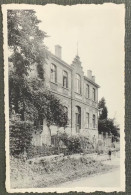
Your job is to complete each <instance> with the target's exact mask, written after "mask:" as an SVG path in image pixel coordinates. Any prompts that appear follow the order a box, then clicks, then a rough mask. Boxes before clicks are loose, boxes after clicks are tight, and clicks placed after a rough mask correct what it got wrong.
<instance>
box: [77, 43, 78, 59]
mask: <svg viewBox="0 0 131 195" xmlns="http://www.w3.org/2000/svg"><path fill="white" fill-rule="evenodd" d="M77 56H78V41H77Z"/></svg>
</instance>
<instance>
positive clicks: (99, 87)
mask: <svg viewBox="0 0 131 195" xmlns="http://www.w3.org/2000/svg"><path fill="white" fill-rule="evenodd" d="M2 14H3V39H4V44H3V53H4V86H5V89H4V95H5V98H4V104H5V134H6V137H5V152H6V190H7V192H10V193H15V192H17V193H18V192H23V193H24V192H57V193H61V192H70V191H75V192H94V191H104V192H114V191H116V192H120V191H123V192H124V191H125V134H124V130H125V124H124V122H125V94H124V93H125V92H124V87H125V83H124V76H125V49H124V47H125V46H124V39H125V6H124V4H114V3H105V4H101V5H100V4H98V5H95V4H77V5H71V6H69V5H66V6H63V5H57V4H46V5H32V4H30V5H29V4H21V5H19V4H6V5H5V4H3V5H2Z"/></svg>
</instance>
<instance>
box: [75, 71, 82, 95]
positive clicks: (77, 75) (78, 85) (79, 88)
mask: <svg viewBox="0 0 131 195" xmlns="http://www.w3.org/2000/svg"><path fill="white" fill-rule="evenodd" d="M76 92H77V93H79V94H81V77H80V75H79V74H76Z"/></svg>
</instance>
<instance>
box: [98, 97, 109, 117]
mask: <svg viewBox="0 0 131 195" xmlns="http://www.w3.org/2000/svg"><path fill="white" fill-rule="evenodd" d="M98 108H99V109H101V110H102V113H101V114H100V116H99V119H100V120H102V119H107V117H108V110H107V107H106V101H105V98H104V97H103V98H101V100H100V101H99V104H98Z"/></svg>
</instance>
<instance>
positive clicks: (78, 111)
mask: <svg viewBox="0 0 131 195" xmlns="http://www.w3.org/2000/svg"><path fill="white" fill-rule="evenodd" d="M75 115H76V132H77V133H79V132H80V129H81V108H80V107H79V106H76V111H75Z"/></svg>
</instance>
